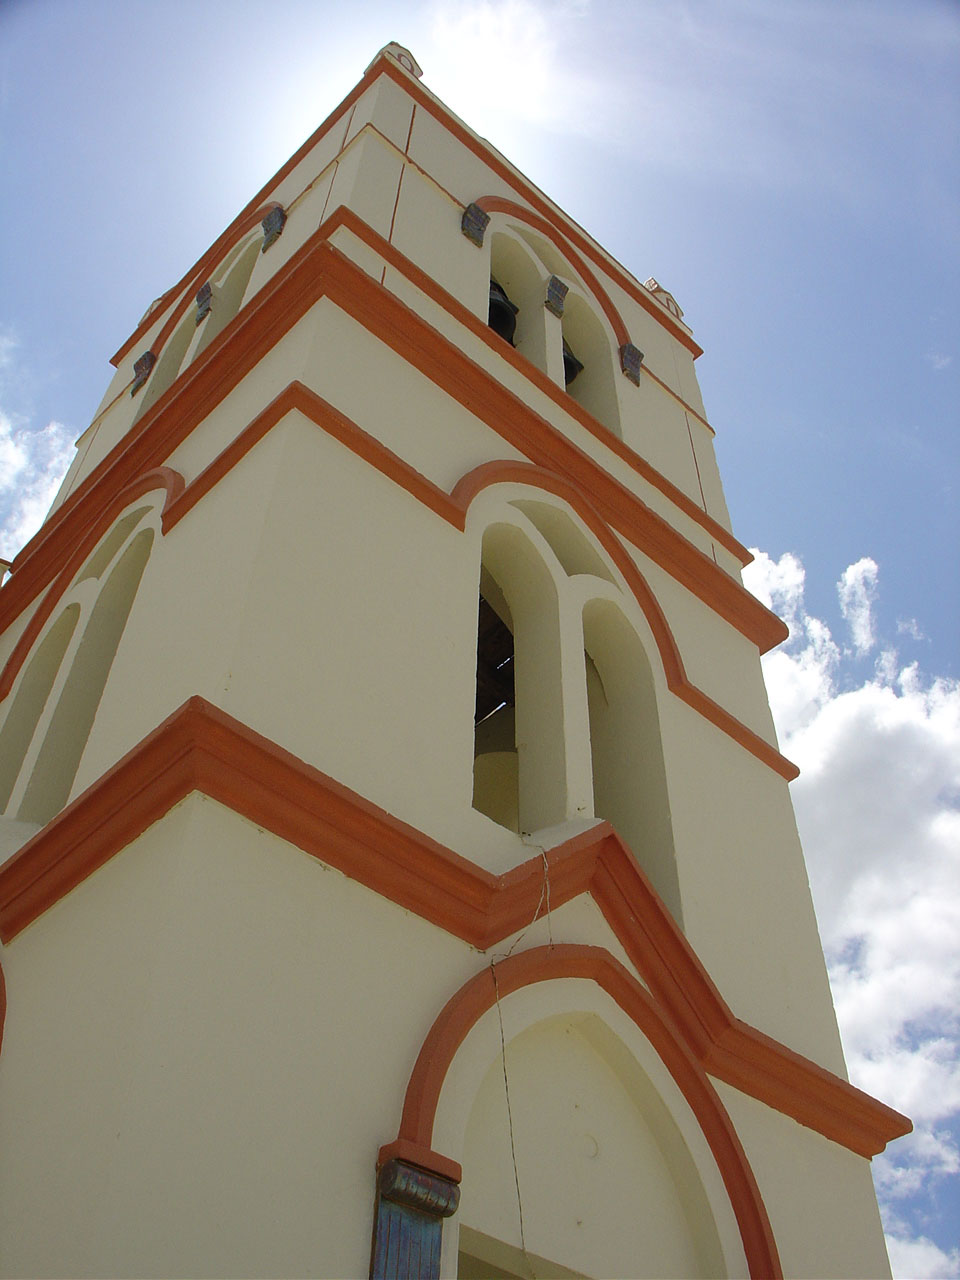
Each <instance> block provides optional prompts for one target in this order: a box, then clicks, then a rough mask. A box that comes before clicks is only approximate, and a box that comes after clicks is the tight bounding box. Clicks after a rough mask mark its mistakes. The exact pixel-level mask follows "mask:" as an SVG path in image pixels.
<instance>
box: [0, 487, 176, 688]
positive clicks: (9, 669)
mask: <svg viewBox="0 0 960 1280" xmlns="http://www.w3.org/2000/svg"><path fill="white" fill-rule="evenodd" d="M154 489H164V490H165V491H166V498H165V499H164V510H166V508H167V507H168V506H169V505H170V503H171V502H173V501H174V500H175V499H176V498H177V497H179V496H180V494H181V493H182V492H183V476H182V475H181V474H180V473H179V471H174V470H173V468H172V467H155V468H154V469H153V470H152V471H147V472H145V473H144V474H143V475H142V476H139V477H138V478H137V479H136V480H133V481H131V483H130V484H128V485H126V486H125V487H124V488H123V489H121V491H120V492H119V493H118V494H116V496H115V497H114V498H113V500H112V501H111V502H110V503H109V505H107V506H105V507H102V508H101V509H100V510H99V511H98V512H97V513H96V519H95V520H94V521H93V523H91V524H90V525H88V526H87V527H86V529H85V530H83V531H82V536H81V537H80V541H79V542H78V543H76V545H75V547H74V549H73V551H72V553H71V554H70V556H69V557H68V559H67V560H66V561H65V563H64V565H63V568H62V569H61V570H60V572H59V573H58V574H57V576H56V578H54V580H53V582H52V583H51V584H50V587H49V588H48V589H47V593H46V595H45V596H44V597H43V599H42V600H41V602H40V604H39V606H38V607H37V609H36V611H35V612H34V614H33V616H32V617H31V619H30V621H29V622H28V623H27V625H26V627H25V628H24V631H23V635H21V637H20V639H19V640H18V641H17V644H16V647H15V648H14V650H13V652H12V653H11V654H10V657H9V658H8V659H7V661H6V663H5V665H4V668H3V671H2V672H0V698H5V697H6V696H7V694H8V693H9V692H10V688H11V686H12V685H13V682H14V680H15V679H16V678H17V673H18V671H19V670H20V668H21V667H22V666H23V663H24V662H25V661H26V657H27V654H28V653H29V652H30V650H31V648H32V647H33V644H34V641H35V640H36V638H37V636H38V635H39V634H40V632H41V630H42V629H43V625H44V623H45V622H46V621H47V619H48V618H49V617H50V615H51V613H52V612H53V610H54V609H55V608H56V605H57V601H58V600H59V599H60V597H61V596H62V595H63V593H64V592H65V591H66V589H67V587H69V585H70V583H71V582H72V581H73V577H74V574H75V573H76V572H77V570H78V569H79V568H80V566H81V565H82V564H83V562H84V560H85V559H86V558H87V556H88V555H89V554H90V552H91V551H92V550H93V548H94V547H95V546H96V544H97V542H98V541H99V540H100V537H101V536H102V534H103V533H105V532H106V530H107V529H108V528H109V526H110V525H111V524H113V522H114V520H115V519H116V518H117V516H118V515H119V514H120V512H121V511H123V509H124V508H125V507H128V506H129V505H130V503H131V502H133V501H134V500H135V499H137V498H139V497H140V496H141V494H144V493H150V492H152V491H153V490H154Z"/></svg>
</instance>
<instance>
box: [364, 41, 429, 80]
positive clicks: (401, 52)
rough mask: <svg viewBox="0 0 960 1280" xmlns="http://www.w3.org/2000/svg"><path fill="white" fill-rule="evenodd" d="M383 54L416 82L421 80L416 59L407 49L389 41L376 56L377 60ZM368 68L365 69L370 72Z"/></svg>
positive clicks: (421, 75)
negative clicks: (396, 63)
mask: <svg viewBox="0 0 960 1280" xmlns="http://www.w3.org/2000/svg"><path fill="white" fill-rule="evenodd" d="M385 53H387V54H389V55H390V57H391V58H393V59H394V60H395V61H396V62H399V63H400V65H401V67H403V69H404V71H409V72H410V74H411V75H412V76H416V77H417V79H418V80H420V79H422V78H423V72H422V71H421V69H420V65H419V63H418V62H417V60H416V58H415V57H414V56H413V54H412V53H411V52H410V50H409V49H405V48H404V47H403V45H402V44H397V42H396V40H391V41H390V43H389V44H385V45H384V46H383V48H382V49H381V50H380V52H379V53H378V54H377V58H382V57H383V55H384V54H385ZM377 58H374V60H373V62H371V63H370V67H372V66H373V63H374V62H376V60H377ZM370 67H367V71H369V70H370Z"/></svg>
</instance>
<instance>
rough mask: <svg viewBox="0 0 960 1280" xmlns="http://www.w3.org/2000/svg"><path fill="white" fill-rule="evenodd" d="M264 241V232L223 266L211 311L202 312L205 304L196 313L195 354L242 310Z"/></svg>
mask: <svg viewBox="0 0 960 1280" xmlns="http://www.w3.org/2000/svg"><path fill="white" fill-rule="evenodd" d="M262 243H263V238H262V236H261V235H259V234H257V235H255V236H254V237H253V239H252V240H251V241H250V242H249V244H247V245H245V246H243V247H241V248H240V249H239V251H238V252H237V253H236V254H235V255H234V257H233V259H232V260H231V262H230V263H229V265H228V266H227V267H226V268H221V270H220V272H219V273H218V278H217V279H216V281H215V282H214V284H213V287H212V292H211V297H210V304H209V314H206V315H201V310H202V304H201V305H200V306H198V311H197V313H196V314H195V317H194V323H195V324H196V326H197V329H198V330H199V332H198V334H197V338H196V342H195V345H194V348H193V351H192V356H198V355H199V354H200V352H201V351H203V349H204V348H205V347H208V346H209V345H210V343H211V342H212V341H213V340H214V338H216V336H217V335H218V334H219V333H221V332H222V330H223V329H225V328H226V326H227V325H228V324H229V323H230V321H231V320H232V319H233V317H234V316H235V315H236V314H237V312H238V311H239V310H240V307H241V306H242V304H243V299H244V295H245V293H246V291H247V285H248V284H249V283H250V277H251V275H252V274H253V268H254V267H255V266H256V264H257V258H258V257H259V255H260V246H261V244H262ZM198 317H199V320H198Z"/></svg>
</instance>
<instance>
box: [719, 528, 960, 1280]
mask: <svg viewBox="0 0 960 1280" xmlns="http://www.w3.org/2000/svg"><path fill="white" fill-rule="evenodd" d="M744 579H745V581H746V582H747V584H748V586H749V587H750V588H751V590H754V591H755V593H756V594H757V595H758V596H760V598H761V599H765V600H767V601H770V602H771V603H773V604H774V607H777V605H779V606H780V607H782V608H783V609H784V612H785V614H786V616H787V618H788V621H789V623H790V639H789V640H788V641H787V643H786V645H785V646H784V647H783V648H782V649H781V650H779V651H777V652H775V653H772V654H769V655H767V656H766V658H765V659H764V673H765V676H766V680H767V685H768V689H769V693H770V700H771V706H772V708H773V712H774V718H775V720H776V721H777V725H778V729H779V732H780V735H781V744H782V746H783V749H784V751H785V752H786V754H787V755H788V756H790V757H791V758H792V759H794V760H796V761H797V763H798V764H799V765H800V768H801V774H800V778H799V779H798V780H797V782H796V783H795V784H794V786H793V797H794V804H795V807H796V811H797V821H798V824H799V827H800V834H801V837H802V839H803V844H804V850H805V853H806V857H807V864H808V870H809V875H810V883H811V888H812V890H813V895H814V901H815V904H816V907H817V915H818V919H819V923H820V929H821V934H822V937H823V941H824V947H825V949H826V952H827V960H828V965H829V968H830V976H831V981H832V984H833V989H834V998H835V1001H836V1007H837V1017H838V1021H839V1023H840V1028H841V1034H842V1036H843V1041H844V1047H845V1051H846V1056H847V1062H848V1066H849V1069H850V1076H851V1079H852V1080H853V1081H854V1082H855V1083H856V1084H858V1085H860V1086H861V1087H862V1088H864V1089H866V1090H867V1091H868V1092H869V1093H872V1094H874V1095H875V1096H877V1097H880V1098H882V1099H883V1100H884V1101H886V1102H888V1103H890V1104H891V1105H893V1106H895V1107H897V1108H898V1109H900V1110H902V1111H904V1112H905V1113H906V1114H907V1115H909V1116H910V1117H911V1118H912V1119H913V1121H914V1124H915V1127H916V1131H915V1133H914V1134H912V1135H911V1136H910V1137H908V1138H906V1139H903V1140H901V1141H900V1142H898V1143H896V1144H895V1145H894V1146H893V1147H892V1148H891V1150H890V1151H889V1152H888V1153H886V1154H885V1155H883V1156H881V1157H878V1158H877V1159H876V1160H875V1161H874V1172H875V1177H876V1182H877V1188H878V1192H879V1194H880V1198H881V1205H882V1207H883V1209H884V1214H885V1217H886V1218H887V1219H888V1221H892V1218H891V1214H892V1208H893V1206H894V1205H900V1206H901V1209H903V1206H904V1204H905V1198H906V1197H910V1196H914V1195H918V1194H920V1195H923V1194H927V1193H928V1192H929V1191H930V1190H931V1188H933V1187H935V1186H937V1185H942V1180H943V1179H951V1181H954V1180H955V1181H957V1182H960V1150H958V1148H957V1144H956V1141H955V1139H954V1137H953V1136H952V1135H951V1134H950V1132H949V1131H948V1129H947V1128H946V1125H947V1124H948V1123H949V1122H951V1121H953V1120H955V1118H956V1117H957V1116H958V1115H960V948H958V946H957V939H958V938H960V683H958V682H955V681H950V680H943V679H931V678H929V677H928V676H926V675H924V674H923V673H922V672H921V671H920V669H919V667H918V666H917V664H916V663H913V664H911V665H908V666H903V665H901V664H900V663H899V661H898V659H897V654H896V650H895V649H893V648H892V647H889V646H884V647H883V648H882V650H881V657H880V659H879V660H878V662H877V664H876V667H875V671H874V674H873V676H872V678H870V679H868V680H866V681H863V682H862V683H859V684H857V683H856V681H855V680H854V679H853V673H852V672H851V671H850V670H849V669H847V667H846V666H845V664H846V662H848V661H849V660H850V659H851V658H853V657H854V656H856V655H858V654H862V653H864V652H865V651H866V650H868V649H869V648H871V647H874V646H875V645H876V644H877V636H876V625H875V621H874V617H873V612H872V602H873V598H874V595H875V592H876V588H877V583H878V574H877V566H876V564H875V563H874V561H872V560H869V559H864V560H860V561H858V562H857V564H855V565H851V566H850V567H849V568H848V569H847V570H846V571H845V573H844V575H843V577H842V578H841V581H840V584H838V585H839V591H840V600H841V607H842V608H843V612H844V616H845V618H846V619H847V621H848V623H849V624H850V627H851V632H852V636H853V641H854V649H853V651H850V650H844V651H841V650H840V649H839V648H838V646H837V645H836V644H835V643H834V641H833V638H832V636H831V634H830V630H829V628H828V627H827V626H826V624H825V623H824V622H822V621H821V620H820V619H817V618H813V617H811V616H810V615H808V614H807V613H806V610H805V607H804V600H803V588H804V575H803V566H802V564H801V563H800V562H799V560H798V559H797V557H795V556H783V557H781V559H780V560H779V561H774V560H772V559H771V558H770V557H769V556H766V555H764V554H762V553H757V554H756V561H755V563H754V564H753V565H751V566H750V567H749V569H748V570H747V572H746V573H745V575H744ZM895 1225H896V1229H894V1228H893V1227H892V1226H891V1239H890V1247H891V1256H892V1257H893V1258H894V1274H895V1275H916V1276H919V1275H930V1276H940V1275H955V1274H957V1270H956V1268H957V1258H956V1257H955V1256H954V1255H947V1254H943V1253H942V1252H941V1251H940V1250H939V1249H938V1248H937V1246H936V1245H935V1244H933V1243H931V1242H930V1241H929V1240H927V1239H925V1238H924V1237H923V1236H922V1235H921V1234H920V1230H921V1228H922V1223H919V1222H918V1223H917V1224H915V1227H914V1231H913V1232H911V1227H910V1224H909V1223H908V1222H906V1221H905V1220H904V1218H903V1217H900V1218H898V1219H897V1222H896V1224H895ZM914 1234H915V1238H911V1236H912V1235H914ZM938 1268H939V1269H938ZM944 1268H945V1269H944ZM951 1268H953V1270H951Z"/></svg>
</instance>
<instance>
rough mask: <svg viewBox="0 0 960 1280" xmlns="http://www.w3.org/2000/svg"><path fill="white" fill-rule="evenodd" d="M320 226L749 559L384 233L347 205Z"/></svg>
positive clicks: (668, 482) (728, 535) (746, 560)
mask: <svg viewBox="0 0 960 1280" xmlns="http://www.w3.org/2000/svg"><path fill="white" fill-rule="evenodd" d="M324 226H325V228H326V230H327V233H328V235H332V234H333V232H334V231H336V230H337V229H338V228H339V227H345V228H346V229H347V230H348V231H350V232H351V233H352V234H353V235H355V236H356V237H357V238H358V239H359V240H362V241H363V243H364V244H366V245H367V246H368V248H370V249H373V250H374V252H375V253H379V254H380V255H381V257H383V258H384V259H386V261H387V262H389V263H390V265H391V266H392V267H394V268H395V269H396V270H397V271H399V272H400V273H401V274H402V275H403V276H405V277H406V279H407V280H408V281H409V282H410V283H411V284H412V285H415V286H416V288H418V289H419V290H420V291H421V292H422V293H425V294H426V295H427V297H428V298H432V299H433V301H434V302H436V303H439V305H440V306H441V307H443V308H444V310H445V311H447V312H448V313H449V314H450V315H451V316H453V318H454V319H455V320H457V321H459V323H460V324H462V325H464V326H465V328H467V329H469V330H470V331H471V333H473V334H474V336H475V337H478V338H479V339H480V340H481V341H482V342H484V343H486V345H487V346H488V347H490V348H491V350H493V351H496V353H497V355H499V356H500V357H501V358H502V359H504V360H506V361H507V363H508V364H511V365H513V367H514V368H515V369H516V370H517V371H518V372H520V373H522V374H523V376H524V377H525V378H528V379H529V380H530V381H531V382H532V383H533V384H534V385H535V386H536V387H537V389H538V390H540V391H542V392H543V393H544V395H546V396H549V398H550V399H551V400H552V401H553V402H554V403H555V404H556V405H559V407H560V408H561V409H563V411H564V412H565V413H567V414H569V415H570V417H572V418H576V420H577V421H578V422H579V423H580V425H581V426H583V427H585V428H586V429H587V430H588V431H589V432H590V433H591V435H594V436H596V438H597V439H598V440H599V441H600V442H601V443H602V444H603V445H604V446H605V447H606V448H608V449H609V450H610V451H611V452H612V453H615V454H616V455H617V457H619V458H621V459H622V460H623V461H624V462H626V463H627V465H628V466H630V467H631V468H632V469H633V470H634V471H636V473H637V474H638V475H639V476H642V477H643V479H644V480H646V481H647V482H648V483H649V484H652V485H653V486H654V488H656V489H659V491H660V492H661V493H662V494H663V495H664V497H666V498H669V499H670V501H671V502H672V503H673V504H674V506H676V507H678V508H679V509H680V510H681V511H682V512H683V513H684V515H686V516H689V517H690V519H691V520H694V521H696V523H697V524H699V525H700V526H701V527H702V528H703V529H704V530H705V531H706V532H707V533H709V535H710V537H711V538H714V539H715V540H716V541H717V542H719V543H720V545H721V546H722V547H725V548H726V550H727V551H729V552H730V553H731V555H734V556H736V558H737V559H738V560H739V561H740V563H741V564H744V565H747V564H749V563H750V561H751V560H752V559H753V556H752V555H751V554H750V552H749V551H748V550H747V548H746V547H745V546H744V545H743V543H742V542H739V541H738V540H737V539H736V538H735V537H734V536H733V534H732V533H731V532H730V531H729V529H725V528H724V527H723V525H722V524H720V522H719V521H718V520H715V519H714V518H713V516H711V515H710V514H709V513H708V512H707V511H706V509H705V507H698V506H697V504H696V503H695V502H693V501H692V500H691V499H690V498H689V497H688V495H687V494H686V493H684V491H683V490H682V489H680V488H678V487H677V485H675V484H674V483H673V482H672V481H671V480H668V479H667V477H666V476H664V475H662V474H661V473H660V472H659V471H658V470H657V469H656V467H654V466H651V464H650V463H649V462H648V461H647V460H646V459H645V458H643V457H642V456H641V455H640V454H638V453H637V452H636V450H634V449H631V447H630V446H629V445H628V444H627V443H626V442H625V441H623V440H621V439H620V437H619V436H616V435H614V434H613V432H612V431H610V430H609V428H607V427H605V426H604V425H603V424H602V423H601V422H599V421H598V420H597V419H596V418H595V417H594V416H593V415H592V414H590V413H588V412H587V411H586V409H584V408H583V407H582V406H581V405H579V404H578V403H577V401H576V400H574V399H573V398H572V397H571V396H569V395H568V394H567V392H566V391H565V390H564V389H563V388H562V387H560V386H558V385H557V383H555V382H554V381H553V379H552V378H549V377H548V376H547V375H546V374H545V373H544V372H543V370H542V369H539V368H538V367H537V366H536V365H535V364H534V363H533V362H532V361H531V360H528V359H527V357H526V356H524V355H522V354H521V353H520V352H519V351H517V350H516V349H515V348H513V347H510V346H508V345H507V344H506V343H504V341H503V339H502V338H499V337H497V335H496V334H494V333H493V332H492V330H491V329H490V326H489V325H488V324H485V323H484V321H483V320H481V319H480V318H479V317H478V316H475V315H474V314H473V312H472V311H470V310H469V309H468V308H467V307H465V306H464V305H463V303H462V302H460V300H459V299H458V298H455V297H454V296H453V295H452V294H451V293H448V292H447V290H446V289H444V288H443V287H442V286H441V285H439V284H437V282H436V281H435V280H433V279H432V278H431V277H430V276H428V275H427V273H426V272H425V271H423V270H421V268H420V267H418V266H416V264H415V263H413V262H411V261H410V259H409V258H406V257H404V255H403V254H402V253H400V251H399V250H398V249H397V248H396V247H395V246H394V245H392V244H390V243H389V242H388V241H386V240H385V239H384V238H383V236H381V235H380V234H379V233H378V232H376V231H374V229H373V228H372V227H371V226H369V225H368V224H367V223H366V222H363V221H362V220H361V219H360V218H359V217H358V216H357V214H355V213H354V212H353V210H352V209H348V208H347V207H346V206H344V205H341V206H339V207H338V208H337V209H335V210H334V211H333V213H332V214H331V215H330V217H329V219H328V220H327V222H326V223H325V224H324ZM647 372H648V373H649V370H647ZM650 376H651V377H652V378H654V380H655V381H656V382H658V383H659V384H660V386H662V387H663V388H664V390H665V391H667V392H668V394H669V395H670V396H672V397H673V398H674V399H677V400H679V399H680V398H679V397H678V396H677V395H676V393H675V392H674V391H672V390H671V389H670V388H669V387H668V386H667V385H666V383H664V382H661V381H660V379H659V378H657V377H656V375H655V374H650ZM680 403H681V404H683V407H684V409H685V410H686V411H687V412H689V413H692V414H694V416H695V417H699V415H698V414H697V413H696V410H695V409H693V408H692V407H691V406H690V405H688V404H687V403H686V402H685V401H680ZM700 421H701V422H703V424H704V426H706V427H707V429H708V430H709V431H710V433H711V434H713V428H712V427H711V426H710V424H709V423H708V422H706V421H705V420H704V419H702V418H701V419H700Z"/></svg>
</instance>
